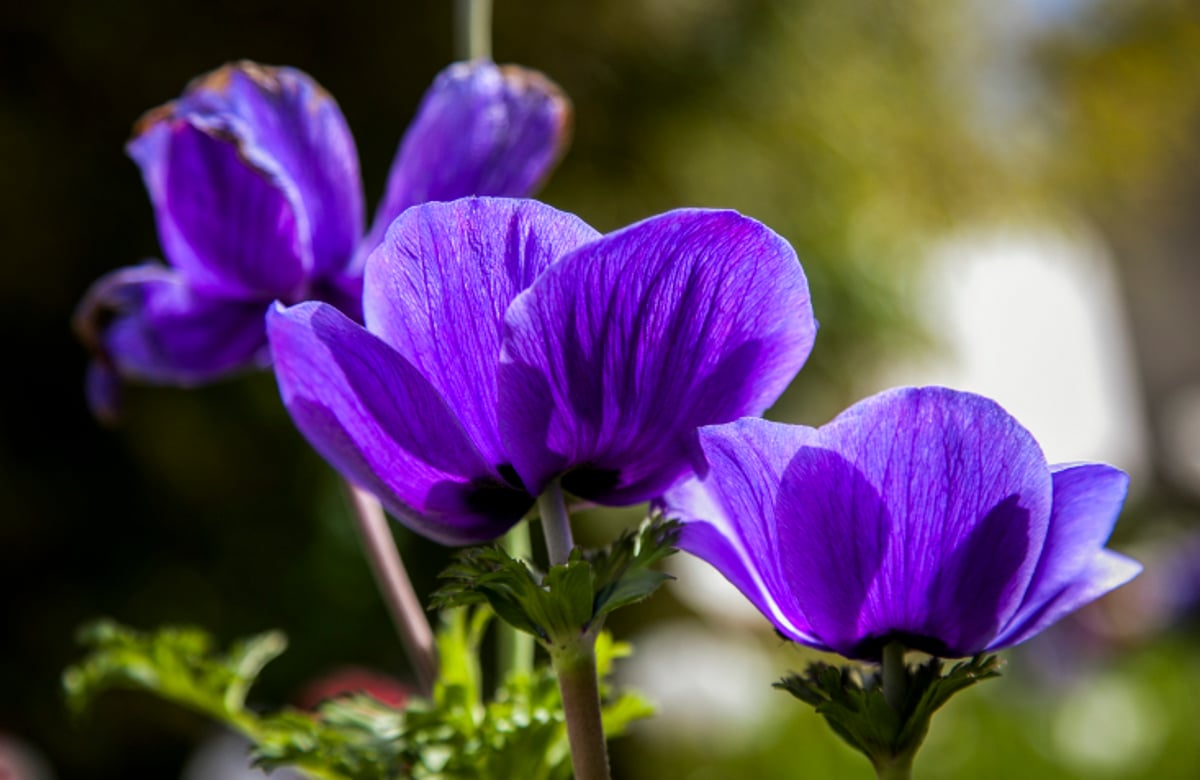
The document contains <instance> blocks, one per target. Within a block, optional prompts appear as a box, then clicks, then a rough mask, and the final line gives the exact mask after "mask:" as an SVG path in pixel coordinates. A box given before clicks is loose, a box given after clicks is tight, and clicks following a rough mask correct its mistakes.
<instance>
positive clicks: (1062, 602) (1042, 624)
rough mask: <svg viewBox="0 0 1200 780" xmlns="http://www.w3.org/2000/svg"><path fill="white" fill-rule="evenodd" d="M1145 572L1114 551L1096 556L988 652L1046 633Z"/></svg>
mask: <svg viewBox="0 0 1200 780" xmlns="http://www.w3.org/2000/svg"><path fill="white" fill-rule="evenodd" d="M1141 571H1142V565H1141V564H1140V563H1138V562H1137V561H1135V560H1133V559H1132V558H1127V557H1126V556H1124V555H1121V554H1120V553H1115V552H1112V551H1111V550H1101V551H1100V552H1099V553H1097V554H1096V555H1094V556H1093V557H1092V558H1091V560H1090V561H1088V564H1087V566H1086V567H1085V568H1084V569H1083V571H1081V572H1080V573H1079V574H1078V575H1076V577H1075V579H1073V580H1072V581H1071V583H1070V584H1069V585H1067V586H1066V587H1064V588H1063V589H1062V590H1061V591H1059V592H1058V593H1057V594H1055V595H1054V596H1053V597H1052V598H1050V599H1049V600H1048V601H1045V602H1042V603H1041V604H1039V606H1038V609H1036V610H1034V611H1032V612H1029V613H1024V612H1022V614H1021V615H1020V618H1021V619H1020V620H1017V621H1014V622H1013V623H1012V625H1011V626H1010V628H1009V630H1008V631H1006V632H1005V634H1004V635H1003V636H1001V637H1000V638H999V639H997V640H995V641H994V642H992V644H990V645H988V647H987V649H988V650H1000V649H1002V648H1005V647H1011V646H1013V645H1017V644H1020V643H1021V642H1024V641H1025V640H1027V639H1029V638H1030V637H1032V636H1034V635H1035V634H1037V633H1039V632H1041V631H1043V630H1045V629H1046V628H1048V627H1049V626H1051V625H1052V624H1054V623H1056V622H1058V621H1059V620H1061V619H1062V618H1064V617H1066V616H1067V615H1069V614H1070V613H1072V612H1074V611H1075V610H1077V609H1079V608H1080V607H1082V606H1084V605H1085V604H1090V603H1091V602H1093V601H1095V600H1096V599H1098V598H1100V597H1101V596H1103V595H1104V594H1106V593H1108V592H1109V591H1111V590H1115V589H1116V588H1119V587H1121V586H1122V585H1124V584H1125V583H1127V582H1129V581H1130V580H1132V579H1133V578H1134V577H1136V576H1137V575H1138V574H1140V573H1141Z"/></svg>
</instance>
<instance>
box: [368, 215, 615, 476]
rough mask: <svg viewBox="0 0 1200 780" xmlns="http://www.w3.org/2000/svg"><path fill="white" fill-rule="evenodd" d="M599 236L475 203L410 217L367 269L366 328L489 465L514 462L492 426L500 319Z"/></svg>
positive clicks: (574, 223) (572, 222)
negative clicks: (412, 371) (425, 384)
mask: <svg viewBox="0 0 1200 780" xmlns="http://www.w3.org/2000/svg"><path fill="white" fill-rule="evenodd" d="M597 237H599V233H597V232H596V231H595V230H593V229H592V228H590V227H588V225H586V224H585V223H584V222H583V221H582V220H580V219H579V218H578V217H576V216H574V215H571V214H567V213H564V212H561V211H558V210H556V209H552V208H550V207H549V206H546V205H543V204H541V203H538V202H536V201H527V200H507V199H498V198H470V199H464V200H459V201H455V202H453V203H427V204H423V205H420V206H415V207H413V208H411V209H409V210H408V211H406V212H405V213H404V214H403V215H402V216H401V217H400V218H399V219H397V220H396V221H395V222H394V223H393V224H392V227H391V229H390V230H389V231H388V234H387V238H386V239H385V240H384V242H383V243H382V244H381V245H380V246H379V248H378V249H376V251H375V252H374V253H373V254H372V255H371V257H370V259H369V260H368V262H367V271H366V285H365V292H364V297H363V308H364V314H365V320H366V324H367V329H368V330H370V331H371V332H372V333H375V334H376V335H378V336H379V337H381V338H382V339H383V340H384V341H386V342H387V343H388V344H390V345H391V346H392V347H393V348H395V349H396V350H397V351H399V353H400V354H401V355H402V356H403V357H404V358H405V359H407V360H408V361H409V363H411V364H412V366H413V367H415V368H416V369H417V370H418V371H420V372H421V374H422V376H424V377H425V378H426V379H427V380H429V382H430V383H431V385H432V386H433V388H435V389H436V391H437V392H438V393H439V394H440V395H441V396H442V398H444V399H445V400H446V403H447V404H449V406H450V408H451V409H453V410H454V412H455V415H456V417H457V418H458V421H459V423H460V424H461V425H462V426H463V428H464V430H466V432H467V435H468V436H470V438H471V439H472V441H474V442H475V444H476V446H477V447H479V450H480V453H481V454H482V455H483V457H484V458H485V459H487V460H488V461H489V462H490V463H492V464H493V465H503V464H508V463H509V458H508V456H507V455H506V454H505V449H504V447H503V446H502V444H501V441H500V433H499V430H498V423H497V420H496V396H497V390H496V369H497V365H498V364H499V361H500V335H501V327H502V325H503V322H504V312H505V311H506V310H507V309H508V306H509V304H510V303H512V301H513V299H514V298H515V297H516V296H517V295H518V294H519V293H520V292H521V291H522V290H525V289H526V288H527V287H529V285H530V284H532V283H533V281H534V279H536V278H537V277H538V276H539V275H540V274H541V273H542V272H543V271H545V270H546V268H548V267H549V266H550V264H551V263H552V262H554V260H555V259H556V258H558V257H561V256H562V255H563V254H565V253H567V252H569V251H570V250H572V249H574V248H576V247H578V246H580V245H581V244H584V243H586V242H588V241H591V240H594V239H595V238H597Z"/></svg>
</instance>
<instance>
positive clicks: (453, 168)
mask: <svg viewBox="0 0 1200 780" xmlns="http://www.w3.org/2000/svg"><path fill="white" fill-rule="evenodd" d="M570 116H571V104H570V101H569V100H568V99H567V97H566V95H564V94H563V93H562V91H561V90H560V89H559V88H558V87H557V86H556V85H555V84H554V83H553V82H551V81H550V80H549V79H547V78H546V77H545V76H543V75H541V74H540V73H537V72H536V71H532V70H527V69H525V68H519V67H515V66H505V67H497V66H496V65H494V64H493V63H491V62H486V61H483V60H476V61H473V62H460V63H455V64H454V65H451V66H450V67H449V68H447V69H446V70H444V71H442V73H441V74H439V75H438V77H437V79H436V80H435V81H434V83H433V86H432V87H430V89H429V91H428V92H427V93H426V95H425V99H424V100H423V101H422V103H421V107H420V108H419V109H418V111H417V116H416V119H414V120H413V123H412V125H410V126H409V129H408V132H407V133H405V136H404V140H403V141H402V142H401V144H400V149H399V150H398V151H397V153H396V159H395V161H394V162H393V163H392V170H391V173H390V174H389V176H388V184H387V192H386V194H385V195H384V198H383V202H382V203H381V204H380V206H379V209H378V211H377V212H376V214H375V221H374V223H373V224H372V226H371V232H370V233H369V234H368V236H367V238H366V240H365V241H364V242H363V244H362V249H363V255H364V256H365V254H366V253H369V252H370V251H371V250H372V249H373V248H374V247H375V246H377V245H378V244H379V242H380V241H381V240H382V239H383V236H384V234H385V232H386V231H387V228H388V225H389V224H391V222H392V220H393V219H395V218H396V217H397V216H399V215H400V214H401V213H402V212H403V211H404V210H405V209H407V208H408V207H409V206H412V205H415V204H417V203H424V202H426V201H442V200H456V199H458V198H464V197H467V196H469V195H500V196H514V197H523V196H526V195H529V194H531V193H532V192H533V190H534V189H535V188H536V187H537V186H538V185H539V184H540V183H541V181H542V180H543V179H544V178H545V177H546V176H547V175H548V174H549V172H550V170H551V168H553V167H554V164H555V163H556V162H558V158H559V156H560V155H561V154H562V151H563V148H564V147H565V146H566V142H567V138H568V135H569V132H568V131H569V126H570Z"/></svg>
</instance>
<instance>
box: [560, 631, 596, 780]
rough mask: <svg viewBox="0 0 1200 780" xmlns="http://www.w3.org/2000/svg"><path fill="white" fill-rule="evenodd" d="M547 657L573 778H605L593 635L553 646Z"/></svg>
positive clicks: (579, 779)
mask: <svg viewBox="0 0 1200 780" xmlns="http://www.w3.org/2000/svg"><path fill="white" fill-rule="evenodd" d="M551 658H552V659H553V661H554V671H555V673H556V674H557V675H558V690H559V692H560V693H561V694H562V701H563V715H564V716H565V718H566V721H567V740H568V742H570V745H571V766H572V767H573V768H574V770H575V780H609V770H608V746H607V745H606V744H605V741H604V723H603V721H602V720H601V715H600V688H599V685H598V683H597V680H596V651H595V637H593V636H591V635H590V634H589V635H587V636H584V637H581V638H580V640H579V642H578V643H576V644H575V646H572V647H565V648H556V649H555V650H553V651H552V652H551Z"/></svg>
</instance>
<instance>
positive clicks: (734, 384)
mask: <svg viewBox="0 0 1200 780" xmlns="http://www.w3.org/2000/svg"><path fill="white" fill-rule="evenodd" d="M505 322H506V330H505V335H504V343H503V351H502V358H501V367H500V425H501V434H502V436H503V439H504V444H505V447H506V449H507V450H508V452H509V454H510V455H511V456H512V458H513V464H514V466H515V467H516V469H517V472H518V473H519V474H520V476H521V478H522V480H523V481H524V483H525V484H526V486H528V487H529V489H530V490H531V491H532V492H535V493H536V492H539V491H540V490H542V488H544V487H545V485H546V484H547V483H548V482H549V481H550V480H552V479H555V478H557V477H559V476H562V477H563V485H564V487H565V488H566V489H567V490H569V491H571V492H573V493H575V494H576V495H579V496H581V497H584V498H587V499H591V500H594V501H598V502H601V503H611V504H622V503H635V502H638V501H642V500H646V499H648V498H653V497H655V496H657V495H659V494H661V493H662V491H664V490H665V489H666V488H668V487H669V486H670V485H671V484H672V483H673V482H675V481H676V480H677V479H679V478H680V477H682V476H683V475H684V474H686V473H687V471H688V470H689V469H690V468H692V466H693V465H694V463H695V462H696V460H697V458H698V457H699V456H698V452H697V449H696V429H697V428H698V427H699V426H702V425H709V424H715V423H722V422H728V421H731V420H735V419H737V418H739V417H742V416H747V415H757V414H760V413H761V412H762V411H763V410H764V409H766V408H767V407H768V406H770V405H771V404H772V403H773V402H774V401H775V399H776V398H777V397H778V396H779V394H780V393H781V392H783V390H784V389H785V388H786V386H787V385H788V383H789V382H790V381H791V379H792V377H793V376H794V375H795V374H796V372H797V371H798V370H799V369H800V367H801V366H802V365H803V363H804V361H805V359H806V358H807V357H808V354H809V351H810V350H811V348H812V343H813V337H814V335H815V331H816V323H815V321H814V320H813V317H812V308H811V305H810V303H809V297H808V286H807V282H806V280H805V278H804V273H803V271H802V270H801V268H800V264H799V262H798V260H797V259H796V255H795V253H794V252H793V251H792V249H791V247H790V246H788V244H787V242H785V241H784V240H783V239H782V238H780V237H779V236H778V235H776V234H775V233H773V232H772V231H770V230H769V229H767V228H766V227H764V226H763V225H761V224H759V223H758V222H755V221H754V220H751V219H748V218H746V217H743V216H741V215H739V214H736V213H734V212H720V211H703V210H680V211H674V212H670V213H667V214H663V215H660V216H657V217H653V218H651V219H648V220H645V221H644V222H641V223H638V224H636V225H633V226H631V227H628V228H625V229H623V230H620V231H617V232H616V233H612V234H609V235H606V236H604V237H603V238H601V239H599V240H597V241H594V242H592V243H590V244H587V245H585V246H583V247H580V248H579V249H577V250H576V251H574V252H572V253H571V254H570V255H568V256H567V257H565V258H563V259H562V260H560V261H559V262H558V263H556V264H554V265H553V266H552V267H551V268H550V269H549V270H548V271H546V272H545V273H544V274H543V275H542V276H541V277H540V278H539V279H538V280H537V281H536V282H535V283H534V284H533V286H532V287H530V288H529V290H527V291H526V292H524V293H522V294H521V295H520V296H518V297H517V299H516V300H515V301H514V302H513V304H512V306H511V307H510V308H509V311H508V315H507V316H506V318H505Z"/></svg>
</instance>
